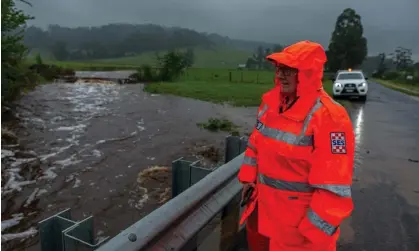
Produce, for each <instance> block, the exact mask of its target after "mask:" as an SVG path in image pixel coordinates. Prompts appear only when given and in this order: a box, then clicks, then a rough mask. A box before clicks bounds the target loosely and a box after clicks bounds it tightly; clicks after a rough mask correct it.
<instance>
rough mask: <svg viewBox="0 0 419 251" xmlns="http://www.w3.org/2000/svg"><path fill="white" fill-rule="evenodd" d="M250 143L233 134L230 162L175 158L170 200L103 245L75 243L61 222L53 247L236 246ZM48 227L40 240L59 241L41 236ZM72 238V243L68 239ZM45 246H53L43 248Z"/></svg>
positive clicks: (77, 250)
mask: <svg viewBox="0 0 419 251" xmlns="http://www.w3.org/2000/svg"><path fill="white" fill-rule="evenodd" d="M246 145H247V138H245V137H242V138H239V137H236V136H228V137H227V138H226V148H225V164H224V165H222V166H220V167H217V168H214V169H205V168H202V167H200V166H199V161H197V162H191V161H186V160H184V159H183V158H180V159H177V160H175V161H173V163H172V199H171V200H169V201H168V202H166V203H165V204H164V205H162V206H161V207H159V208H157V209H156V210H154V211H153V212H151V213H150V214H148V215H147V216H145V217H144V218H142V219H141V220H139V221H138V222H136V223H134V224H133V225H131V226H130V227H128V228H127V229H125V230H123V231H122V232H121V233H119V234H118V235H116V236H115V237H113V238H112V239H110V240H109V241H107V242H105V243H104V244H103V245H102V243H96V244H89V243H86V242H83V241H79V242H78V243H75V239H74V238H72V239H69V238H68V237H67V235H68V234H67V235H66V233H67V232H68V230H65V229H57V228H56V229H55V235H54V236H58V235H59V234H61V235H62V239H61V241H60V243H54V247H55V249H54V251H59V250H60V249H57V246H62V247H63V248H62V249H61V250H65V251H81V250H96V251H119V250H124V251H140V250H141V251H143V250H153V251H159V250H165V251H166V250H179V251H190V250H197V251H198V250H199V251H207V250H208V251H216V250H220V251H229V250H233V249H234V248H235V247H236V245H237V244H238V241H239V240H240V238H241V233H242V231H241V230H242V229H241V228H240V226H239V217H240V193H241V189H242V186H241V184H240V183H239V181H238V179H237V173H238V171H239V168H240V165H241V163H242V160H243V155H244V154H243V152H244V150H245V149H246ZM90 218H91V217H90ZM90 218H89V219H90ZM44 225H45V224H44ZM83 226H86V224H84V225H83ZM87 227H88V228H87V229H86V228H85V229H80V230H79V232H87V233H89V234H88V237H89V240H93V239H94V235H93V234H92V233H93V232H94V231H93V226H92V224H87ZM47 230H48V231H46V230H45V229H44V230H43V231H42V229H40V233H41V246H48V245H46V244H45V243H48V242H57V241H54V240H51V238H46V236H45V234H44V236H42V232H44V233H51V232H52V230H51V229H47ZM60 230H61V231H62V233H60V232H59V231H60ZM56 239H57V238H55V240H56ZM42 240H44V245H42V244H43V243H42ZM69 241H71V245H66V242H69ZM49 244H51V243H49ZM50 246H51V245H50ZM98 246H99V247H98ZM96 248H97V249H96ZM42 251H50V250H49V249H45V248H42ZM51 251H52V250H51Z"/></svg>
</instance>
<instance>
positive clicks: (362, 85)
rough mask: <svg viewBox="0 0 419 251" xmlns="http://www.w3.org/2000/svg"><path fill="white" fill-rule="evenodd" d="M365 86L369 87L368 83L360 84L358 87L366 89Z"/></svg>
mask: <svg viewBox="0 0 419 251" xmlns="http://www.w3.org/2000/svg"><path fill="white" fill-rule="evenodd" d="M365 86H367V84H366V83H360V84H358V87H365Z"/></svg>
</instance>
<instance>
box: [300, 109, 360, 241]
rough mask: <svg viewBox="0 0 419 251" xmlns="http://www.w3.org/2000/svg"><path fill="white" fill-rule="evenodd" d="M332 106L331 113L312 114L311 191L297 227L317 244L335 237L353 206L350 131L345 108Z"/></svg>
mask: <svg viewBox="0 0 419 251" xmlns="http://www.w3.org/2000/svg"><path fill="white" fill-rule="evenodd" d="M336 109H338V111H337V112H334V113H329V112H328V111H327V110H323V112H321V113H320V114H318V116H313V120H314V121H313V123H314V125H313V134H314V150H313V162H312V167H311V170H310V173H309V183H310V185H311V186H312V187H314V188H315V191H314V193H313V197H312V200H311V203H310V207H309V209H308V210H307V214H306V216H305V217H304V219H303V220H302V221H301V223H300V225H299V227H298V228H299V231H300V232H301V234H302V235H303V236H305V237H306V238H307V239H309V240H310V241H311V242H312V243H313V244H314V245H319V246H323V245H330V242H331V241H336V240H337V238H338V235H339V225H340V224H341V223H342V221H343V220H344V219H345V218H347V217H349V216H350V214H351V212H352V210H353V203H352V198H351V185H352V174H353V164H354V152H355V138H354V132H353V128H352V123H351V121H350V118H349V116H348V114H347V112H346V110H345V109H344V108H343V107H339V108H336ZM321 110H322V109H321ZM334 114H335V115H334Z"/></svg>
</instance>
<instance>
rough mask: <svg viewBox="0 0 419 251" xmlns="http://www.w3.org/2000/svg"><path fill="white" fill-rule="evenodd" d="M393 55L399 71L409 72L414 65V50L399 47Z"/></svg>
mask: <svg viewBox="0 0 419 251" xmlns="http://www.w3.org/2000/svg"><path fill="white" fill-rule="evenodd" d="M391 55H392V56H393V63H394V64H395V65H396V68H397V70H407V69H408V68H410V67H411V66H412V65H413V60H412V50H410V49H406V48H404V47H400V46H399V47H397V48H396V50H395V51H394V53H392V54H391Z"/></svg>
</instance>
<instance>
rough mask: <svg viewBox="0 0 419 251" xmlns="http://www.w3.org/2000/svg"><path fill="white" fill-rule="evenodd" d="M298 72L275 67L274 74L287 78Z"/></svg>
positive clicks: (283, 67)
mask: <svg viewBox="0 0 419 251" xmlns="http://www.w3.org/2000/svg"><path fill="white" fill-rule="evenodd" d="M297 72H298V70H297V69H294V68H291V67H287V66H282V65H281V66H276V74H279V73H281V74H282V75H284V76H286V77H289V76H292V75H295V74H297Z"/></svg>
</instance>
